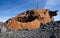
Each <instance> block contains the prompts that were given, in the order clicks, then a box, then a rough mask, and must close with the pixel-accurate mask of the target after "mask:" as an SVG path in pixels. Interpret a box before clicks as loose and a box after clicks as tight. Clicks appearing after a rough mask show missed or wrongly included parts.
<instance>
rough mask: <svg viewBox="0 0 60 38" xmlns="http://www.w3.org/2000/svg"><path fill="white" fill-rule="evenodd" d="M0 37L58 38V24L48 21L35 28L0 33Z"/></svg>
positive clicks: (59, 26) (59, 29)
mask: <svg viewBox="0 0 60 38" xmlns="http://www.w3.org/2000/svg"><path fill="white" fill-rule="evenodd" d="M0 38H60V24H58V23H57V22H50V23H47V24H42V25H41V27H40V28H38V29H35V30H12V31H6V32H1V33H0Z"/></svg>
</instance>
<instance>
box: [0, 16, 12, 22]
mask: <svg viewBox="0 0 60 38" xmlns="http://www.w3.org/2000/svg"><path fill="white" fill-rule="evenodd" d="M9 18H11V17H1V16H0V22H5V21H6V20H8V19H9Z"/></svg>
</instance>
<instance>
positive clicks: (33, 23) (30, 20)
mask: <svg viewBox="0 0 60 38" xmlns="http://www.w3.org/2000/svg"><path fill="white" fill-rule="evenodd" d="M56 15H57V10H56V11H50V10H48V9H34V10H28V11H26V13H21V14H19V15H17V16H16V17H12V18H10V19H8V20H7V21H6V22H5V24H6V26H7V27H8V28H10V29H16V30H19V29H28V30H32V29H38V28H40V25H41V24H46V23H48V22H51V21H53V18H52V17H53V16H56Z"/></svg>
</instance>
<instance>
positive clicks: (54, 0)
mask: <svg viewBox="0 0 60 38" xmlns="http://www.w3.org/2000/svg"><path fill="white" fill-rule="evenodd" d="M46 4H47V5H57V4H60V1H59V0H47V3H46Z"/></svg>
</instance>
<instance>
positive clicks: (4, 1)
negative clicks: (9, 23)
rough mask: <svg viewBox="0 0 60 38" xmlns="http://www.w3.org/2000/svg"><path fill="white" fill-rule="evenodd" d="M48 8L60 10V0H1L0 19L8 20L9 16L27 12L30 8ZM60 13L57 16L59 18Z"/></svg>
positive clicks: (56, 18)
mask: <svg viewBox="0 0 60 38" xmlns="http://www.w3.org/2000/svg"><path fill="white" fill-rule="evenodd" d="M37 2H38V8H39V9H42V8H45V9H46V8H47V9H50V10H60V1H59V0H0V21H6V20H7V19H8V18H10V17H13V16H16V15H18V14H19V13H21V12H25V11H26V10H28V9H36V7H37ZM59 16H60V13H59V12H58V16H56V17H55V20H59V19H60V18H59Z"/></svg>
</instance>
